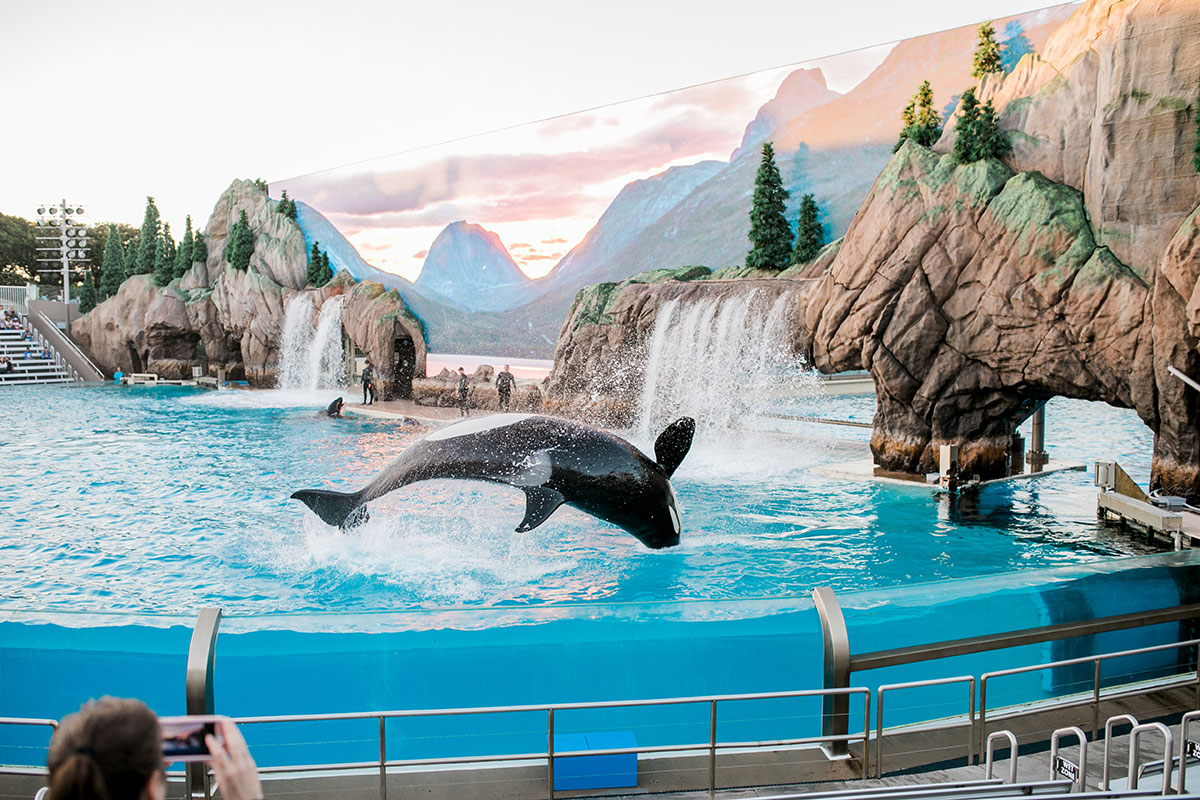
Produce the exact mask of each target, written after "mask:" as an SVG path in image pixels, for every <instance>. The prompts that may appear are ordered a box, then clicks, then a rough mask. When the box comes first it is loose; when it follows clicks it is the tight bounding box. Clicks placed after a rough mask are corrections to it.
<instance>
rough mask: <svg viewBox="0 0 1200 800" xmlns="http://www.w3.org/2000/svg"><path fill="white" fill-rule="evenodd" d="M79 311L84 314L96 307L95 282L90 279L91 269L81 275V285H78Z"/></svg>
mask: <svg viewBox="0 0 1200 800" xmlns="http://www.w3.org/2000/svg"><path fill="white" fill-rule="evenodd" d="M78 297H79V313H80V314H86V313H88V312H89V311H91V310H92V309H93V308H95V307H96V282H95V280H93V279H92V270H90V269H89V270H88V271H87V272H85V273H84V275H83V285H82V286H80V287H79V295H78Z"/></svg>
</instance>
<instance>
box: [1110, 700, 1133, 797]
mask: <svg viewBox="0 0 1200 800" xmlns="http://www.w3.org/2000/svg"><path fill="white" fill-rule="evenodd" d="M1119 722H1125V723H1128V724H1129V725H1132V726H1133V727H1135V728H1136V727H1137V726H1138V725H1139V724H1140V723H1139V722H1138V721H1137V720H1136V719H1134V718H1133V717H1132V716H1130V715H1129V714H1117V715H1116V716H1115V717H1109V718H1108V721H1107V722H1105V723H1104V771H1103V772H1102V773H1101V774H1100V791H1102V792H1107V791H1108V757H1109V749H1110V748H1111V746H1112V729H1113V726H1114V725H1116V724H1117V723H1119Z"/></svg>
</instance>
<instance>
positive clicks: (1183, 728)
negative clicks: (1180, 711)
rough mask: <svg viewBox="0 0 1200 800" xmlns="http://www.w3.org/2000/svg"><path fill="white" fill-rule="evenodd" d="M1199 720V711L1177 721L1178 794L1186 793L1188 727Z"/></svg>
mask: <svg viewBox="0 0 1200 800" xmlns="http://www.w3.org/2000/svg"><path fill="white" fill-rule="evenodd" d="M1198 719H1200V711H1189V712H1187V713H1186V714H1184V715H1183V718H1182V719H1181V720H1179V794H1186V793H1187V750H1188V746H1187V745H1188V727H1190V726H1191V724H1192V723H1193V722H1195V721H1196V720H1198Z"/></svg>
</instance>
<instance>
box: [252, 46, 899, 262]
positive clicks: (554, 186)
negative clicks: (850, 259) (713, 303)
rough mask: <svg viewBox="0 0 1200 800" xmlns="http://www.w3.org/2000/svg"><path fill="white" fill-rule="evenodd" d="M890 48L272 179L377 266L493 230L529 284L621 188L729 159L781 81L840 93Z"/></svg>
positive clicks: (275, 187) (276, 190)
mask: <svg viewBox="0 0 1200 800" xmlns="http://www.w3.org/2000/svg"><path fill="white" fill-rule="evenodd" d="M893 46H894V45H892V44H887V45H882V46H877V47H872V48H867V49H864V50H858V51H855V52H852V53H847V54H843V55H839V56H832V57H829V58H824V59H820V60H818V61H814V62H808V63H805V64H797V65H790V66H787V67H780V68H776V69H771V70H766V71H762V72H757V73H754V74H751V75H746V76H741V77H737V78H730V79H727V80H722V81H716V82H711V83H706V84H703V85H699V86H694V87H690V88H686V89H681V90H678V91H674V92H669V93H663V94H658V95H654V96H649V97H644V98H640V99H636V100H630V101H627V102H623V103H618V104H614V105H609V106H606V107H603V108H599V109H595V110H590V111H582V112H579V113H575V114H569V115H565V116H561V117H557V118H554V119H550V120H546V121H541V122H535V123H530V124H527V125H520V126H517V127H514V128H510V129H507V130H503V131H497V132H492V133H486V134H481V135H478V136H472V137H469V138H465V139H460V140H457V141H454V142H451V143H447V144H442V145H436V146H432V147H426V148H421V149H418V150H415V151H410V152H407V153H400V154H396V155H393V156H386V157H383V158H378V159H372V160H370V161H366V162H362V163H359V164H354V165H349V166H344V167H338V168H334V169H329V170H324V171H321V172H316V173H311V174H309V175H304V176H299V177H295V178H290V179H287V180H283V181H275V182H273V183H272V185H271V192H272V195H273V196H278V195H279V194H280V193H281V192H282V191H283V190H284V189H286V190H287V191H288V193H289V196H291V197H293V198H295V199H297V200H302V201H304V202H306V203H308V204H309V205H311V206H312V207H313V208H315V209H316V210H317V211H319V212H321V213H322V214H324V215H325V216H326V217H327V218H328V219H329V220H330V222H332V223H333V224H334V225H335V226H336V227H337V228H338V230H339V231H340V232H341V233H342V235H343V236H345V237H346V238H347V239H348V240H349V241H350V242H351V244H353V245H354V246H355V248H357V250H358V251H359V253H360V254H361V255H362V257H363V258H364V259H366V260H367V261H368V262H370V263H372V264H374V265H375V266H377V267H379V268H381V269H384V270H387V271H389V272H394V273H397V274H400V275H403V276H404V277H406V278H408V279H409V280H415V279H416V278H417V275H418V274H419V273H420V270H421V265H422V263H423V261H424V258H425V256H426V255H427V253H428V248H429V246H430V243H431V242H433V240H434V239H435V238H436V237H437V235H438V233H439V232H440V231H441V230H442V229H443V228H444V227H445V226H446V225H448V224H449V223H451V222H454V221H456V220H466V221H468V222H472V223H477V224H479V225H482V226H484V227H485V228H487V229H489V230H491V231H494V232H495V233H496V234H498V235H499V236H500V239H501V241H502V242H503V243H504V245H505V246H506V247H507V249H508V251H509V253H510V254H511V255H512V257H513V259H514V260H515V261H516V262H517V264H518V266H520V267H521V269H522V270H524V272H525V273H526V274H527V275H529V276H530V277H532V278H538V277H541V276H543V275H545V274H546V273H547V272H549V271H550V269H551V268H552V267H554V265H555V264H556V263H558V260H559V259H561V258H562V257H563V256H564V255H566V253H567V252H568V251H569V250H570V249H571V248H573V247H575V246H576V245H577V244H579V242H580V241H581V240H582V239H583V237H584V236H585V235H586V234H587V232H588V230H589V229H590V228H591V227H592V226H593V225H595V223H596V220H597V219H598V218H599V217H600V215H601V214H603V213H604V210H605V209H606V208H607V207H608V205H609V204H610V203H611V202H612V200H613V198H614V197H616V195H617V193H618V192H620V191H621V188H622V187H624V186H625V185H626V184H627V183H629V182H631V181H635V180H639V179H642V178H648V177H650V176H652V175H655V174H657V173H659V172H662V171H663V170H665V169H667V168H669V167H674V166H679V165H683V164H694V163H696V162H697V161H703V160H707V159H716V160H721V161H728V160H729V157H730V153H731V152H732V151H733V150H734V148H736V147H737V146H738V145H739V144H740V143H741V140H742V135H743V133H744V131H745V128H746V125H747V123H749V122H750V120H752V119H753V118H754V115H755V113H756V112H757V111H758V109H759V107H760V106H762V105H763V104H764V103H765V102H767V101H768V100H770V99H771V98H772V97H773V96H774V94H775V92H776V90H777V89H778V87H779V85H780V83H781V82H782V81H783V79H784V78H785V77H786V76H787V75H788V74H789V73H790V72H792V71H793V70H795V69H799V68H802V67H820V68H821V70H822V72H823V74H824V75H825V78H826V81H827V83H828V85H829V87H830V88H831V89H834V90H837V91H840V92H843V93H844V92H846V91H848V90H849V89H851V88H852V87H853V86H854V85H855V84H857V83H858V82H859V81H861V80H862V79H863V78H864V77H865V76H866V75H867V74H869V73H870V71H871V70H872V69H873V68H874V67H876V66H877V65H878V64H879V63H880V62H881V61H882V60H883V59H884V57H885V56H886V55H887V54H888V53H889V52H890V51H891V49H892V47H893Z"/></svg>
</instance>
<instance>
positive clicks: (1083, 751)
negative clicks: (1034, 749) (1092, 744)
mask: <svg viewBox="0 0 1200 800" xmlns="http://www.w3.org/2000/svg"><path fill="white" fill-rule="evenodd" d="M1064 733H1067V734H1071V735H1073V736H1074V737H1075V738H1076V739H1078V740H1079V775H1078V776H1077V777H1076V778H1075V779H1074V781H1072V783H1074V784H1075V786H1076V787H1078V789H1079V791H1081V792H1082V791H1086V789H1087V787H1086V786H1085V783H1084V782H1085V780H1086V777H1087V743H1088V742H1087V734H1086V733H1084V732H1083V731H1082V730H1080V729H1079V728H1078V727H1076V726H1074V725H1069V726H1067V727H1066V728H1059V729H1058V730H1056V731H1055V732H1054V733H1052V734H1050V780H1054V776H1055V774H1056V773H1057V772H1058V765H1057V759H1058V739H1059V737H1060V736H1061V735H1062V734H1064ZM1067 777H1070V776H1067Z"/></svg>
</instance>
